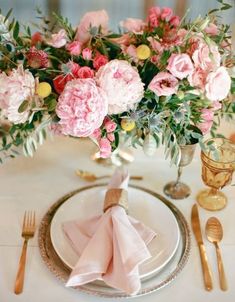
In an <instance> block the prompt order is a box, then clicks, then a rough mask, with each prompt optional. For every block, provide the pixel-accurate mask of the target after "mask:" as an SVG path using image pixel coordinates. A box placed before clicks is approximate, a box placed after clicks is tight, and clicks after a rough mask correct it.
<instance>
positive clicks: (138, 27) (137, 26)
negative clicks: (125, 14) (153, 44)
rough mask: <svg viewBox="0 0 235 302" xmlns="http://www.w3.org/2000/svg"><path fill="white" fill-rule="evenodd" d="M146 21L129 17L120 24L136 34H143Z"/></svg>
mask: <svg viewBox="0 0 235 302" xmlns="http://www.w3.org/2000/svg"><path fill="white" fill-rule="evenodd" d="M145 25H146V24H145V22H144V21H143V20H141V19H135V18H128V19H126V20H125V21H121V22H120V26H121V27H124V28H125V29H126V30H127V31H130V32H133V33H135V34H141V33H142V32H143V29H144V27H145Z"/></svg>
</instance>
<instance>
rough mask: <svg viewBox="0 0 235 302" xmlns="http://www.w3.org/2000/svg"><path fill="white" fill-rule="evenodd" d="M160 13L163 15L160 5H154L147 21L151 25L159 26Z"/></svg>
mask: <svg viewBox="0 0 235 302" xmlns="http://www.w3.org/2000/svg"><path fill="white" fill-rule="evenodd" d="M160 15H161V9H160V7H158V6H154V7H151V8H150V9H149V11H148V17H147V22H148V23H149V25H150V26H151V27H157V26H158V25H159V19H160Z"/></svg>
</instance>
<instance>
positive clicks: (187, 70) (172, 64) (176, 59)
mask: <svg viewBox="0 0 235 302" xmlns="http://www.w3.org/2000/svg"><path fill="white" fill-rule="evenodd" d="M193 69H194V68H193V63H192V61H191V59H190V57H189V55H187V54H185V53H183V54H172V55H171V56H170V58H169V59H168V66H167V70H169V71H170V73H172V74H173V75H174V76H175V77H177V78H179V79H181V80H182V79H183V78H186V77H187V76H189V75H190V74H192V72H193Z"/></svg>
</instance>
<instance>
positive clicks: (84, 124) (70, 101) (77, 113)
mask: <svg viewBox="0 0 235 302" xmlns="http://www.w3.org/2000/svg"><path fill="white" fill-rule="evenodd" d="M107 105H108V102H107V98H106V95H105V93H104V92H103V90H102V89H101V88H99V87H98V86H97V85H96V83H95V81H94V80H93V79H75V80H72V81H70V82H68V83H67V84H66V86H65V88H64V90H63V92H62V93H61V95H60V96H59V98H58V104H57V107H56V114H57V115H58V117H59V118H60V121H59V124H60V125H61V128H62V133H63V134H64V135H71V136H75V137H86V136H89V135H91V134H92V133H93V132H94V131H95V130H96V129H97V128H99V127H100V126H101V125H102V123H103V120H104V117H105V116H106V114H107V109H108V108H107Z"/></svg>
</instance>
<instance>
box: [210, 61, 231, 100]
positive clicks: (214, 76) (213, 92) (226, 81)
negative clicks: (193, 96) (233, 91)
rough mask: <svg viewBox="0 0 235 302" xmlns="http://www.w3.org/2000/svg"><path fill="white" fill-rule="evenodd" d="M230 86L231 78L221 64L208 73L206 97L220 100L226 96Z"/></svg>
mask: <svg viewBox="0 0 235 302" xmlns="http://www.w3.org/2000/svg"><path fill="white" fill-rule="evenodd" d="M230 87H231V78H230V76H229V74H228V72H227V69H226V68H225V67H223V66H221V67H219V68H218V69H217V70H216V71H214V72H211V73H209V75H208V76H207V84H206V97H207V98H208V99H209V100H211V101H221V100H223V99H225V98H226V96H227V95H228V93H229V90H230Z"/></svg>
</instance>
